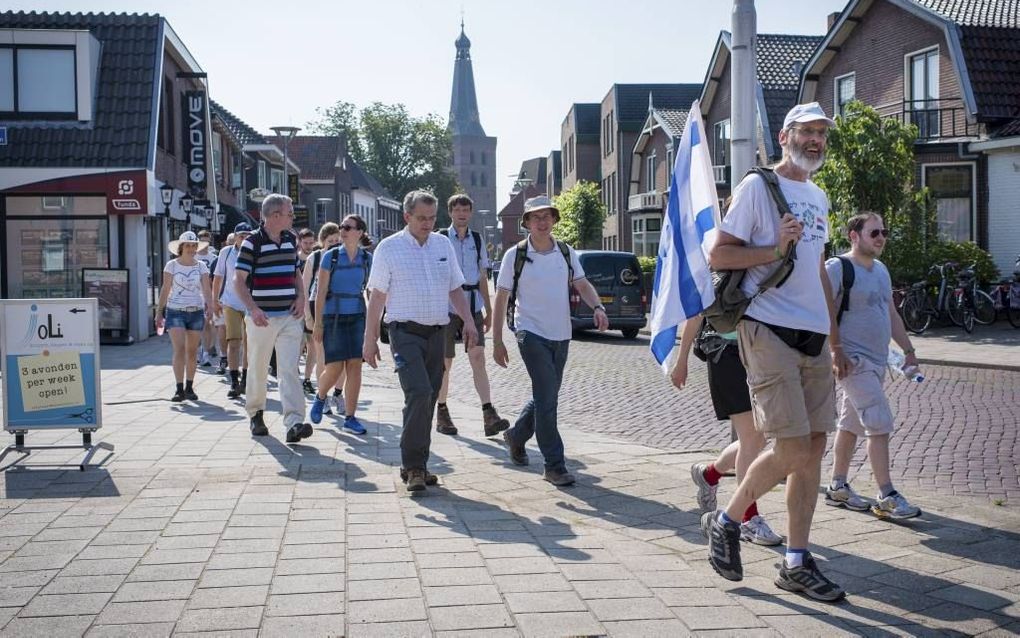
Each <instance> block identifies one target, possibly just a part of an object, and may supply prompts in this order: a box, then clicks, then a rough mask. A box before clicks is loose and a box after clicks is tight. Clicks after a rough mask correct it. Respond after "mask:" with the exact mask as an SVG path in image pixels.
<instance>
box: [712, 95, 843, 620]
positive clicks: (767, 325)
mask: <svg viewBox="0 0 1020 638" xmlns="http://www.w3.org/2000/svg"><path fill="white" fill-rule="evenodd" d="M833 125H834V122H833V121H832V120H831V119H829V118H828V117H827V116H826V115H825V112H824V111H823V110H822V107H821V106H820V105H819V104H818V103H817V102H812V103H810V104H798V105H797V106H795V107H793V108H792V109H791V110H790V112H789V113H787V115H786V118H785V120H784V122H783V129H782V130H781V131H780V132H779V144H780V145H781V146H782V147H783V159H782V161H781V162H779V164H777V165H776V167H775V175H776V177H777V179H778V181H779V190H780V191H781V192H782V194H783V197H784V198H785V199H786V201H787V203H788V204H789V206H790V210H791V211H792V214H790V213H787V214H785V215H783V217H782V219H780V217H779V212H778V207H777V206H776V204H775V202H774V201H773V200H772V198H771V197H770V196H769V192H768V189H767V186H766V184H765V181H764V180H763V179H762V178H761V177H760V176H759V175H757V174H752V175H749V176H748V177H746V178H745V179H743V180H741V182H740V183H739V184H738V185H737V186H736V188H734V189H733V200H732V204H731V205H730V209H729V212H728V213H727V214H726V217H725V218H724V219H723V220H722V223H721V224H720V227H719V232H718V236H717V239H716V243H715V245H714V246H713V247H712V250H711V253H710V255H709V259H710V261H711V265H712V268H713V269H716V270H746V274H745V276H744V278H743V281H742V283H741V286H742V288H743V291H744V293H745V294H747V295H748V297H751V296H753V297H754V300H753V301H752V302H751V304H750V306H749V307H748V309H747V313H746V314H745V316H744V320H743V321H741V322H740V323H738V324H737V342H738V344H739V346H740V357H741V359H742V360H743V363H744V366H745V367H746V368H747V385H748V387H749V388H750V391H751V400H752V401H751V402H752V407H753V413H754V425H755V428H756V429H757V430H758V431H760V432H762V433H763V434H764V435H765V436H766V437H768V438H771V439H773V440H774V441H775V445H774V446H773V448H772V449H771V450H768V451H766V452H764V453H762V454H761V455H759V456H758V458H756V459H755V461H754V462H753V463H752V464H751V466H750V467H749V468H748V470H747V472H746V473H745V475H744V477H743V479H742V480H741V482H740V485H739V486H738V489H737V491H736V492H735V493H734V494H733V497H732V498H731V499H730V501H729V503H728V504H727V505H726V508H725V509H723V510H719V511H717V512H707V513H706V514H705V515H704V516H703V517H702V521H701V528H702V531H703V532H704V534H705V535H706V536H707V537H708V539H709V563H711V565H712V568H713V569H715V571H716V572H717V573H718V574H719V575H721V576H722V577H723V578H726V579H728V580H741V579H742V578H743V577H744V570H743V565H742V563H741V560H740V538H741V533H740V521H741V519H742V517H743V514H744V512H745V511H746V510H747V508H748V507H749V506H750V505H751V503H752V502H754V501H755V500H757V499H760V498H761V497H762V496H764V495H765V494H766V493H767V492H769V491H770V490H771V489H772V488H773V487H775V486H776V485H778V484H779V482H780V481H782V480H783V479H784V478H785V479H786V503H787V514H788V521H789V523H788V541H787V549H786V556H785V557H784V560H783V563H782V566H781V567H780V569H779V574H778V576H777V577H776V579H775V583H776V586H777V587H779V588H781V589H784V590H786V591H793V592H802V593H803V594H805V595H806V596H809V597H811V598H813V599H815V600H821V601H826V602H834V601H837V600H840V599H842V598H843V597H844V596H845V592H844V591H843V588H841V587H840V586H839V585H837V584H836V583H834V582H832V581H831V580H829V579H828V578H826V577H825V575H824V574H822V572H821V570H819V568H818V565H817V563H815V560H814V558H813V557H812V556H811V554H810V553H809V552H808V551H807V547H808V536H809V535H810V531H811V520H812V518H813V516H814V511H815V505H816V503H817V502H818V485H819V483H820V482H821V465H822V456H823V455H824V454H825V448H826V441H827V437H828V433H829V432H831V431H833V430H834V429H835V423H834V418H833V417H834V415H835V398H834V396H833V391H832V375H833V370H834V369H835V370H836V371H837V372H838V373H839V374H840V375H841V376H842V374H843V373H844V372H845V371H846V369H847V360H846V357H845V356H844V355H843V351H842V345H841V343H840V336H839V326H838V325H837V324H836V317H835V315H836V311H835V308H834V307H833V305H832V291H831V286H830V285H829V277H828V275H827V274H826V271H825V243H826V242H827V241H828V239H829V223H828V213H829V201H828V198H827V197H826V195H825V193H824V192H823V191H822V190H821V189H820V188H818V186H816V185H815V184H814V183H812V182H811V180H810V177H811V174H812V173H814V172H815V171H817V170H818V169H819V168H821V166H822V163H823V162H824V161H825V145H826V142H827V141H828V136H829V127H830V126H833ZM791 244H796V255H797V260H796V262H795V266H794V268H793V271H792V272H791V273H790V274H789V276H788V277H787V279H786V281H784V282H782V284H781V285H778V286H775V287H773V288H769V289H768V290H766V291H765V292H764V293H762V294H758V295H756V294H755V293H757V291H758V286H759V284H760V283H761V282H762V281H763V280H765V279H766V278H767V277H769V276H771V275H772V273H773V272H774V271H775V269H776V267H777V266H778V265H779V264H780V262H781V260H782V259H783V257H784V255H785V253H786V251H787V249H788V248H789V247H790V245H791ZM826 346H828V347H826ZM830 352H831V354H830Z"/></svg>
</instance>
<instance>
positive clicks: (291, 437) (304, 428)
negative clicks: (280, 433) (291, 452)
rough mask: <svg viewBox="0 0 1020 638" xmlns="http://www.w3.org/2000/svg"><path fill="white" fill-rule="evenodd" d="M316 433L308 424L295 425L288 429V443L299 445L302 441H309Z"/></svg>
mask: <svg viewBox="0 0 1020 638" xmlns="http://www.w3.org/2000/svg"><path fill="white" fill-rule="evenodd" d="M314 431H315V430H313V429H312V426H311V425H309V424H308V423H295V424H294V425H292V426H290V427H289V428H288V429H287V443H297V442H298V441H300V440H301V439H307V438H308V437H310V436H311V435H312V432H314Z"/></svg>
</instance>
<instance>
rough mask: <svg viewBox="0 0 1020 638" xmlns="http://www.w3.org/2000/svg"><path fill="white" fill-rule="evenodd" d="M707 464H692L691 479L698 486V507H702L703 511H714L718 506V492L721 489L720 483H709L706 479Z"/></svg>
mask: <svg viewBox="0 0 1020 638" xmlns="http://www.w3.org/2000/svg"><path fill="white" fill-rule="evenodd" d="M706 467H707V466H706V465H705V464H704V463H695V464H694V465H692V466H691V480H692V481H694V484H695V485H696V486H698V507H700V508H701V511H702V512H714V511H715V506H716V492H718V491H719V486H718V485H709V483H708V481H707V480H705V468H706Z"/></svg>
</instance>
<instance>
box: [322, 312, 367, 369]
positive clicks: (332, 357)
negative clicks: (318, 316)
mask: <svg viewBox="0 0 1020 638" xmlns="http://www.w3.org/2000/svg"><path fill="white" fill-rule="evenodd" d="M364 345H365V315H364V314H362V313H359V314H356V315H323V316H322V349H323V350H324V351H325V354H326V363H338V362H340V361H347V360H348V359H360V358H361V353H362V349H363V348H364Z"/></svg>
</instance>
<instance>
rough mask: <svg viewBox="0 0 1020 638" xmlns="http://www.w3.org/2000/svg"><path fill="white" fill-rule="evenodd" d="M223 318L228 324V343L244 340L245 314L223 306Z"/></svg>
mask: <svg viewBox="0 0 1020 638" xmlns="http://www.w3.org/2000/svg"><path fill="white" fill-rule="evenodd" d="M223 318H224V320H226V322H227V341H240V340H241V339H244V331H245V328H244V313H243V312H241V311H240V310H234V309H233V308H231V307H230V306H223Z"/></svg>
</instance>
